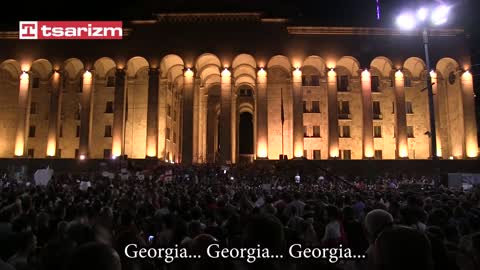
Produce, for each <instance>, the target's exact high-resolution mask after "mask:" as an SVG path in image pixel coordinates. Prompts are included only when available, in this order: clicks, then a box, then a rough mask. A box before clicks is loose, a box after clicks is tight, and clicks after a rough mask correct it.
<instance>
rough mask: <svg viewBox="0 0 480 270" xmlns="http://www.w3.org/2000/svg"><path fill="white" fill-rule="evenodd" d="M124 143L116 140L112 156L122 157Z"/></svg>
mask: <svg viewBox="0 0 480 270" xmlns="http://www.w3.org/2000/svg"><path fill="white" fill-rule="evenodd" d="M121 145H122V142H121V141H120V140H114V141H113V144H112V156H114V157H119V156H121V155H122V147H121Z"/></svg>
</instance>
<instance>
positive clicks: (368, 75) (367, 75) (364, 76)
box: [362, 70, 370, 80]
mask: <svg viewBox="0 0 480 270" xmlns="http://www.w3.org/2000/svg"><path fill="white" fill-rule="evenodd" d="M363 79H368V80H370V72H369V71H368V70H364V71H363V72H362V80H363Z"/></svg>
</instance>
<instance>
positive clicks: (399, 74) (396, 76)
mask: <svg viewBox="0 0 480 270" xmlns="http://www.w3.org/2000/svg"><path fill="white" fill-rule="evenodd" d="M395 79H403V72H402V71H401V70H398V71H397V72H395Z"/></svg>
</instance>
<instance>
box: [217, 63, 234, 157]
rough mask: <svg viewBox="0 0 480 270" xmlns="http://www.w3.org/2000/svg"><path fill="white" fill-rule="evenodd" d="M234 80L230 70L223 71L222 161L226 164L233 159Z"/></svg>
mask: <svg viewBox="0 0 480 270" xmlns="http://www.w3.org/2000/svg"><path fill="white" fill-rule="evenodd" d="M231 106H232V78H231V73H230V71H229V70H228V69H224V70H223V71H222V78H221V89H220V108H221V109H220V127H221V130H220V138H219V139H220V150H219V152H220V161H221V162H222V163H226V162H227V161H231V157H232V153H231V151H232V145H231V144H232V140H231V132H232V128H231V125H232V117H231V114H232V107H231Z"/></svg>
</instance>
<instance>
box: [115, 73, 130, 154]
mask: <svg viewBox="0 0 480 270" xmlns="http://www.w3.org/2000/svg"><path fill="white" fill-rule="evenodd" d="M125 85H126V84H125V70H123V69H121V68H117V70H116V71H115V90H114V94H113V95H114V97H113V131H112V156H113V157H114V158H116V157H119V156H122V155H124V153H125V149H124V147H123V146H124V144H123V142H124V140H125V112H126V110H125V105H126V98H127V95H126V94H125Z"/></svg>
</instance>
